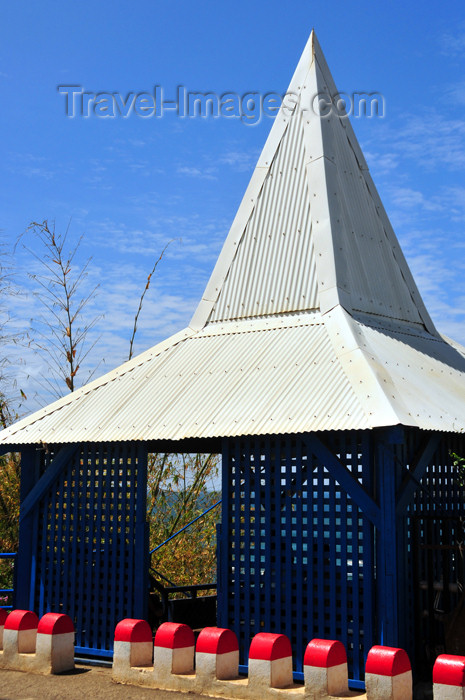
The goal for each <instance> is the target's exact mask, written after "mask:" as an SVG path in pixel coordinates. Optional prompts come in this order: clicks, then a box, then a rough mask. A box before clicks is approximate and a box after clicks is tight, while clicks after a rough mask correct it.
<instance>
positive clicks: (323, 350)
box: [0, 32, 465, 445]
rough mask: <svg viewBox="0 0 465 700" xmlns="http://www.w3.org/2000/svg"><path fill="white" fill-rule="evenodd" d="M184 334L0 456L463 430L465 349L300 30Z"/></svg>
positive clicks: (49, 413) (31, 422)
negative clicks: (438, 309)
mask: <svg viewBox="0 0 465 700" xmlns="http://www.w3.org/2000/svg"><path fill="white" fill-rule="evenodd" d="M287 92H288V94H293V95H294V96H295V98H296V99H295V100H294V107H293V109H292V110H291V109H290V108H289V105H287V106H286V104H284V105H283V107H282V108H281V110H280V112H279V113H278V115H277V117H276V119H275V121H274V123H273V127H272V129H271V132H270V134H269V136H268V139H267V141H266V144H265V147H264V149H263V151H262V154H261V156H260V158H259V161H258V163H257V166H256V168H255V170H254V173H253V175H252V177H251V180H250V183H249V186H248V188H247V190H246V193H245V195H244V198H243V200H242V202H241V204H240V206H239V209H238V211H237V214H236V217H235V219H234V221H233V224H232V226H231V230H230V232H229V234H228V237H227V239H226V241H225V244H224V246H223V250H222V252H221V254H220V256H219V258H218V261H217V264H216V266H215V268H214V271H213V273H212V276H211V278H210V281H209V283H208V285H207V287H206V290H205V293H204V295H203V297H202V299H201V301H200V303H199V305H198V307H197V310H196V312H195V314H194V316H193V318H192V320H191V323H190V325H189V327H188V328H187V329H185V330H184V331H181V332H180V333H178V334H176V335H174V336H172V337H171V338H168V339H167V340H165V341H163V342H162V343H160V344H158V345H156V346H155V347H153V348H151V349H150V350H147V351H146V352H144V353H142V354H141V355H139V356H138V357H135V358H134V359H132V360H131V361H129V362H126V363H125V364H123V365H121V366H120V367H118V368H117V369H115V370H113V371H112V372H110V373H108V374H106V375H104V376H103V377H101V378H99V379H97V380H95V381H93V382H92V383H90V384H88V385H86V386H84V387H82V388H81V389H80V390H78V391H76V392H74V393H73V394H69V395H67V396H65V397H64V398H62V399H60V400H59V401H56V402H54V403H52V404H50V405H49V406H47V407H46V408H44V409H42V410H40V411H37V412H36V413H34V414H32V415H31V416H28V417H27V418H24V419H23V420H21V421H18V422H17V423H15V424H14V425H12V426H11V427H9V428H8V429H6V430H4V431H2V432H1V433H0V443H2V444H4V445H9V444H12V445H13V444H14V445H21V444H27V443H40V442H46V443H62V442H82V441H88V442H90V441H92V442H93V441H116V440H160V439H168V440H181V439H184V438H208V437H223V436H237V435H251V434H254V435H265V434H278V433H301V432H310V431H317V430H347V429H355V428H374V427H379V426H389V425H397V424H403V425H407V426H418V427H420V428H423V429H430V430H441V431H457V432H460V431H462V430H463V428H464V407H465V349H464V348H462V347H461V346H459V345H457V344H455V343H453V342H452V341H448V340H446V339H444V338H443V337H442V336H441V335H440V334H439V333H438V332H437V330H436V328H435V326H434V324H433V323H432V321H431V319H430V317H429V314H428V312H427V310H426V308H425V306H424V304H423V301H422V299H421V296H420V294H419V292H418V289H417V286H416V284H415V282H414V280H413V277H412V275H411V273H410V270H409V267H408V265H407V263H406V261H405V258H404V256H403V253H402V251H401V249H400V246H399V243H398V241H397V238H396V236H395V234H394V232H393V230H392V227H391V225H390V223H389V220H388V217H387V215H386V212H385V210H384V208H383V205H382V203H381V200H380V198H379V195H378V193H377V190H376V188H375V186H374V184H373V181H372V179H371V177H370V174H369V171H368V167H367V165H366V162H365V159H364V157H363V154H362V152H361V149H360V146H359V144H358V142H357V139H356V138H355V135H354V132H353V130H352V127H351V125H350V122H349V119H348V118H347V117H346V116H343V115H340V114H338V113H337V112H336V110H331V111H330V112H329V113H325V114H324V115H323V114H316V113H315V111H314V109H313V106H314V105H315V100H314V98H315V96H317V95H323V96H332V95H335V94H337V89H336V86H335V84H334V81H333V79H332V77H331V74H330V71H329V69H328V66H327V64H326V61H325V59H324V56H323V53H322V51H321V48H320V46H319V44H318V41H317V39H316V37H315V34H314V32H312V34H311V35H310V38H309V41H308V43H307V45H306V47H305V49H304V52H303V54H302V57H301V59H300V61H299V63H298V65H297V68H296V71H295V73H294V76H293V78H292V80H291V83H290V85H289V88H288V91H287Z"/></svg>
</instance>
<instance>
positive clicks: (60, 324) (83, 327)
mask: <svg viewBox="0 0 465 700" xmlns="http://www.w3.org/2000/svg"><path fill="white" fill-rule="evenodd" d="M27 234H32V235H33V236H34V238H35V241H36V243H37V242H38V243H39V244H40V245H39V252H37V251H36V250H35V249H34V250H33V249H32V248H31V247H29V246H28V245H24V247H25V249H26V250H27V251H28V252H29V253H30V254H31V255H32V256H33V257H34V258H35V259H36V260H37V261H38V263H39V270H40V271H39V272H30V273H29V277H30V279H31V280H33V281H34V282H35V283H36V284H37V285H38V287H39V289H38V291H36V292H35V296H36V298H37V299H38V300H39V302H40V303H41V305H42V307H43V309H44V313H43V314H42V315H41V316H40V317H39V318H37V319H32V320H31V329H32V330H31V345H32V346H33V347H34V349H35V350H36V351H38V352H39V353H40V354H41V356H42V357H44V358H45V359H46V362H47V365H48V368H49V370H50V377H45V378H44V379H43V384H44V385H45V387H46V388H47V389H48V390H49V391H50V392H51V393H52V394H54V395H55V396H57V397H60V396H62V394H63V391H62V387H63V383H64V384H66V386H67V387H68V389H69V391H74V390H75V389H76V388H77V384H76V375H77V373H78V371H79V370H80V369H82V364H83V362H84V360H85V359H86V357H87V356H88V354H89V352H90V351H91V350H92V349H93V347H94V345H95V342H96V341H94V342H88V336H89V332H90V331H91V330H92V328H94V327H95V325H96V324H97V322H98V321H99V320H100V319H101V318H102V316H101V315H96V316H93V317H92V318H91V319H90V320H89V319H88V318H86V314H85V313H84V311H86V310H87V307H88V306H89V304H90V302H91V301H93V299H94V298H95V296H96V294H97V290H98V285H96V286H94V287H91V289H90V290H85V280H86V279H87V277H88V269H89V264H90V262H91V260H92V258H88V259H87V260H86V261H85V263H84V264H83V265H78V264H77V263H76V261H75V258H76V255H77V253H78V250H79V248H80V245H81V242H82V236H81V237H80V238H79V240H78V242H77V243H76V244H71V245H69V244H68V234H69V225H68V227H67V229H66V231H65V232H64V234H62V233H59V232H57V231H56V230H55V224H54V222H52V223H51V224H49V223H48V221H47V220H45V221H43V222H42V223H38V222H36V221H34V222H32V223H31V224H30V226H28V228H27V229H26V232H25V234H23V236H24V235H27ZM93 372H95V369H94V370H93ZM93 372H90V373H88V375H87V376H86V379H87V380H88V379H90V376H91V375H92V374H93Z"/></svg>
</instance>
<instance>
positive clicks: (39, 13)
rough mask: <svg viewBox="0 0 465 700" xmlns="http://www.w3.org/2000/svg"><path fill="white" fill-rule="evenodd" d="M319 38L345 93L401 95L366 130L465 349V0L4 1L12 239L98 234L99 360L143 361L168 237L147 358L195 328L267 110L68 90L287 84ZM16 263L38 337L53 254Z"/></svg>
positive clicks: (446, 320)
mask: <svg viewBox="0 0 465 700" xmlns="http://www.w3.org/2000/svg"><path fill="white" fill-rule="evenodd" d="M312 27H314V28H315V30H316V33H317V36H318V38H319V41H320V43H321V46H322V48H323V51H324V53H325V56H326V59H327V61H328V64H329V66H330V69H331V71H332V73H333V76H334V78H335V81H336V84H337V86H338V88H339V89H340V90H341V91H343V92H345V93H352V92H353V91H366V92H379V93H381V94H382V95H383V96H384V98H385V105H386V113H385V116H384V118H382V119H380V118H372V119H367V118H359V119H354V120H353V121H352V123H353V125H354V128H355V131H356V134H357V137H358V138H359V141H360V143H361V146H362V149H363V150H364V153H365V155H366V157H367V160H368V163H369V166H370V169H371V172H372V174H373V177H374V180H375V183H376V185H377V187H378V189H379V192H380V194H381V198H382V200H383V202H384V204H385V207H386V209H387V211H388V214H389V216H390V218H391V221H392V223H393V226H394V229H395V231H396V233H397V236H398V238H399V240H400V242H401V245H402V247H403V249H404V252H405V254H406V257H407V260H408V262H409V264H410V266H411V268H412V271H413V274H414V277H415V279H416V281H417V283H418V285H419V287H420V291H421V292H422V294H423V297H424V299H425V302H426V305H427V307H428V309H429V311H430V313H431V315H432V317H433V319H434V321H435V322H436V324H437V326H438V328H439V330H441V331H442V332H444V333H446V334H448V335H450V336H452V337H453V338H455V339H456V340H458V341H460V342H462V343H464V344H465V325H464V315H465V314H464V307H465V304H464V302H465V285H464V282H463V280H464V272H465V262H464V251H465V239H464V236H463V231H464V225H465V179H464V169H465V70H464V68H465V9H464V7H463V2H458V1H455V0H451V1H449V2H447V3H438V4H437V3H434V4H425V3H419V2H413V0H404V1H403V2H398V1H397V0H394V1H392V2H389V3H380V2H373V0H358V1H357V0H354V1H353V2H351V3H343V2H332V3H330V2H328V1H327V0H326V1H325V2H323V1H321V0H315V1H314V2H301V1H299V0H295V1H291V2H288V3H283V2H282V1H279V2H278V1H277V0H268V1H267V2H265V1H264V0H256V2H254V3H249V2H243V1H242V0H237V1H236V2H221V3H218V2H210V1H209V0H207V1H200V0H199V1H198V2H195V3H194V2H192V0H190V1H188V0H170V2H156V1H154V0H152V1H149V0H139V1H137V0H136V1H134V2H131V3H129V2H121V1H120V0H113V1H112V2H107V0H102V1H101V2H95V1H94V2H88V1H87V0H81V2H79V3H77V2H75V3H70V2H63V1H61V2H53V1H51V0H43V1H42V2H40V3H38V2H25V1H23V0H16V2H15V3H6V2H2V3H1V5H0V57H1V59H0V87H1V92H0V96H1V97H0V99H1V102H2V109H1V110H0V129H1V134H2V139H1V159H0V179H1V187H0V198H1V219H0V228H1V229H2V230H3V237H4V240H5V241H6V244H7V246H10V247H12V246H13V243H14V242H15V240H16V238H17V236H18V235H19V234H21V233H22V232H23V231H24V230H25V228H26V227H27V225H28V224H29V223H30V222H31V221H32V220H40V221H41V220H43V219H48V220H55V222H56V227H57V228H58V229H64V228H65V227H66V226H67V225H68V223H69V221H70V219H71V225H70V235H71V237H75V238H78V237H79V236H80V235H81V234H84V239H83V244H82V247H81V253H82V259H85V258H87V257H88V256H90V255H91V256H92V258H93V260H92V263H91V267H90V275H89V278H88V280H87V284H88V285H89V286H90V285H92V284H96V283H99V284H100V289H99V294H98V296H97V297H96V299H95V301H94V302H93V304H92V308H90V309H89V311H90V313H91V314H94V315H96V314H102V315H103V318H102V319H101V321H100V322H99V324H98V327H97V328H96V329H95V331H93V336H92V340H97V343H96V345H95V348H94V349H93V351H92V353H91V355H90V356H89V358H88V367H89V368H91V367H92V366H94V365H96V364H97V363H98V362H99V361H100V360H101V359H103V360H104V362H102V363H101V364H100V365H99V369H98V373H102V372H103V371H105V370H106V369H111V368H112V367H114V366H116V365H117V364H119V363H120V362H122V361H123V360H124V359H126V358H127V352H128V343H129V337H130V334H131V329H132V322H133V317H134V313H135V311H136V308H137V304H138V298H139V296H140V293H141V291H142V289H143V286H144V284H145V279H146V276H147V274H148V272H149V271H150V269H151V267H152V265H153V262H154V260H155V259H156V258H157V257H158V255H159V253H160V251H161V249H162V248H163V246H164V245H165V244H166V243H167V242H168V241H170V240H171V239H176V240H175V241H174V242H173V243H172V244H171V246H170V247H169V249H168V252H167V254H166V257H165V259H164V260H163V262H162V264H161V265H160V266H159V268H158V271H157V275H156V277H155V279H154V281H153V284H152V287H151V289H150V293H149V295H148V298H147V300H146V303H145V306H144V310H143V314H142V317H141V320H140V330H139V333H138V336H137V342H136V351H142V350H144V349H146V348H147V347H150V346H151V345H153V344H155V343H156V342H158V341H160V340H162V339H163V338H165V337H167V336H168V335H170V334H172V333H174V332H176V331H177V330H180V329H182V328H183V327H185V326H186V325H187V324H188V322H189V320H190V317H191V315H192V312H193V310H194V309H195V306H196V303H197V301H198V300H199V298H200V296H201V294H202V291H203V289H204V287H205V284H206V282H207V280H208V277H209V275H210V273H211V270H212V267H213V265H214V262H215V260H216V257H217V255H218V253H219V251H220V248H221V245H222V242H223V240H224V239H225V237H226V235H227V232H228V229H229V226H230V224H231V222H232V219H233V217H234V214H235V211H236V209H237V207H238V205H239V202H240V200H241V198H242V195H243V193H244V191H245V188H246V186H247V183H248V180H249V178H250V175H251V173H252V170H253V167H254V165H255V162H256V160H257V158H258V155H259V153H260V150H261V148H262V146H263V144H264V142H265V139H266V136H267V133H268V131H269V129H270V127H271V119H270V118H269V117H264V118H263V119H262V120H261V121H260V122H259V123H258V124H255V125H253V126H252V125H250V124H245V123H244V122H243V121H241V120H240V119H238V118H236V119H234V118H229V119H227V118H219V119H213V118H208V119H201V118H198V117H197V118H191V119H181V118H179V117H178V116H177V115H176V114H174V113H168V114H166V115H164V116H163V118H142V117H139V116H137V115H136V114H134V113H132V114H131V115H130V116H129V117H128V118H122V117H118V118H115V119H102V118H98V117H96V116H95V115H93V116H91V117H90V118H88V119H84V118H82V117H79V116H77V117H75V118H73V119H71V118H68V117H67V116H66V113H65V98H64V95H62V94H60V93H59V92H58V91H57V86H59V85H79V86H82V88H83V89H84V90H86V91H89V92H92V93H97V92H117V93H120V94H122V95H125V94H127V93H129V92H141V91H144V92H149V93H150V92H152V91H153V88H154V86H155V85H160V86H162V87H163V90H164V93H165V99H173V98H174V96H175V92H176V86H177V85H183V86H185V87H186V89H187V90H190V91H201V92H206V91H211V92H215V93H218V94H222V93H225V92H227V91H231V92H234V93H237V94H238V95H242V94H244V93H246V92H250V91H252V92H259V93H267V92H278V93H284V92H285V90H286V88H287V86H288V84H289V81H290V78H291V76H292V73H293V70H294V68H295V66H296V64H297V61H298V59H299V56H300V54H301V52H302V50H303V47H304V45H305V43H306V41H307V38H308V35H309V33H310V31H311V29H312ZM23 240H27V239H23ZM29 244H30V245H33V243H32V241H29ZM13 262H14V266H15V272H16V281H17V284H18V286H19V287H20V289H21V292H22V293H21V295H19V296H17V297H15V298H14V300H13V301H12V302H11V305H10V313H11V314H12V316H13V320H14V326H15V327H16V328H18V329H23V330H25V329H27V327H28V324H29V319H30V318H31V317H32V316H35V317H37V316H38V314H39V313H40V309H39V305H38V301H37V299H36V298H35V297H34V296H33V286H32V283H31V281H30V280H29V279H28V277H27V271H28V270H29V271H31V270H32V271H34V270H35V269H36V266H37V262H35V261H34V260H33V258H31V257H30V255H29V254H28V253H27V252H26V251H25V250H24V249H23V248H22V246H21V245H20V246H18V247H17V249H16V252H15V254H14V257H13ZM9 352H10V358H11V363H12V364H11V368H10V375H11V377H12V379H16V381H17V383H18V386H21V388H23V389H24V391H25V392H26V394H27V395H28V396H29V401H28V403H27V405H26V410H31V409H32V408H34V407H36V406H37V400H38V401H42V402H43V401H44V400H46V399H47V398H48V397H44V394H43V392H42V391H41V389H40V388H39V386H38V383H37V379H38V377H40V375H41V374H43V372H44V371H45V368H44V363H43V360H41V358H40V357H37V356H36V355H34V354H33V353H32V351H31V350H29V349H27V348H22V349H21V350H20V351H18V350H11V349H10V350H9ZM18 353H19V354H18ZM81 377H82V380H84V379H85V377H86V374H85V372H82V375H81ZM65 389H66V387H64V386H63V390H65ZM36 392H38V393H39V397H36V399H34V395H35V394H36Z"/></svg>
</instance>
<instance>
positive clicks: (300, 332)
mask: <svg viewBox="0 0 465 700" xmlns="http://www.w3.org/2000/svg"><path fill="white" fill-rule="evenodd" d="M304 387H305V390H304ZM347 425H350V426H351V427H354V428H355V427H359V426H360V425H363V426H365V427H368V422H367V420H366V418H365V415H364V411H363V408H362V406H361V404H360V402H359V401H358V399H357V398H356V397H355V396H354V394H353V391H352V389H351V386H350V383H349V382H348V380H347V378H346V377H345V376H344V372H343V371H342V367H341V365H340V363H339V362H338V360H337V358H336V357H335V355H334V351H333V348H332V344H331V342H330V341H329V337H328V332H327V331H326V328H325V326H324V324H323V323H322V322H321V317H319V315H318V318H315V316H311V317H306V318H305V319H302V318H301V317H289V318H288V319H287V321H286V322H282V321H280V322H279V323H276V322H275V323H272V322H271V323H270V322H269V321H263V320H262V321H260V322H258V324H257V325H255V327H254V326H251V325H248V326H247V325H246V322H242V324H237V325H236V326H235V327H234V328H232V327H231V324H215V327H207V328H206V329H205V330H204V331H201V332H198V333H196V334H194V335H190V336H188V337H186V338H185V339H184V340H181V342H176V341H175V342H174V343H173V345H172V346H171V347H168V348H166V347H165V348H164V349H162V350H161V351H160V352H159V353H157V351H156V348H154V349H153V351H152V352H151V355H150V356H148V357H146V358H144V360H143V361H141V362H140V364H134V362H131V363H128V366H127V370H125V369H124V365H123V366H122V367H121V368H119V370H118V372H117V371H114V372H111V373H109V374H108V375H106V376H105V377H102V378H101V379H100V380H98V381H97V382H94V387H93V388H92V390H91V391H89V390H88V389H86V387H84V388H83V389H80V390H79V391H77V392H75V393H74V394H72V395H69V396H68V397H66V399H61V400H60V401H58V402H56V404H55V405H54V404H52V405H51V406H50V407H48V410H47V411H46V412H45V413H44V414H43V415H42V417H41V418H39V417H38V416H36V414H34V415H33V416H31V417H29V418H26V419H24V420H23V421H20V422H19V423H17V424H15V425H13V426H12V427H11V428H9V429H8V430H7V431H3V433H1V434H0V440H1V441H2V442H9V443H13V442H16V441H17V440H18V439H20V441H21V443H34V442H40V441H44V442H50V443H59V442H69V441H74V440H86V441H112V440H141V439H144V440H150V439H164V438H166V439H173V440H178V439H182V438H188V437H213V436H222V435H243V434H250V433H253V434H258V435H260V434H266V433H270V432H271V433H273V432H285V433H298V432H305V431H308V430H326V429H330V428H333V427H336V428H337V427H339V428H344V427H346V426H347Z"/></svg>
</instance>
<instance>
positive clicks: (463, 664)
mask: <svg viewBox="0 0 465 700" xmlns="http://www.w3.org/2000/svg"><path fill="white" fill-rule="evenodd" d="M433 695H434V700H465V656H452V655H451V654H441V655H440V656H438V658H437V659H436V661H435V663H434V666H433Z"/></svg>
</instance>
